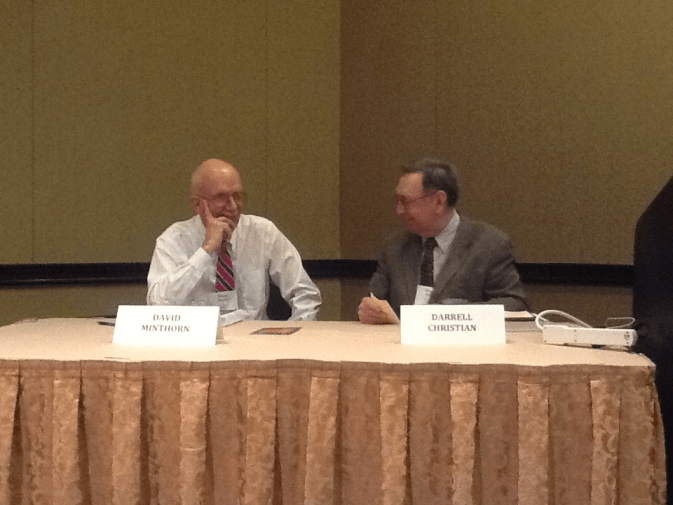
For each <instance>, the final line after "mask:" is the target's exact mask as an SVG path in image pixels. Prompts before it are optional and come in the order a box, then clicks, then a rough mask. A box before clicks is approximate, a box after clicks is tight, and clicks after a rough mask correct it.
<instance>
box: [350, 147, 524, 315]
mask: <svg viewBox="0 0 673 505" xmlns="http://www.w3.org/2000/svg"><path fill="white" fill-rule="evenodd" d="M457 201H458V184H457V181H456V175H455V173H454V170H453V169H452V166H451V165H450V164H449V163H447V162H444V161H442V160H439V159H435V158H423V159H421V160H418V161H415V162H413V163H410V164H408V165H404V166H403V167H402V175H401V177H400V180H399V183H398V184H397V188H396V190H395V213H396V214H397V217H398V219H399V220H400V222H401V223H402V225H404V227H405V228H406V231H404V232H402V233H400V234H398V235H397V236H396V237H394V238H393V240H392V241H391V242H390V243H388V244H387V246H386V247H385V250H384V252H383V254H382V256H381V259H380V260H379V262H378V265H377V268H376V272H375V273H374V275H373V277H372V279H371V281H370V283H369V289H370V293H371V296H369V297H366V298H363V299H362V302H361V303H360V306H359V308H358V317H359V319H360V321H361V322H363V323H366V324H381V323H389V322H393V321H392V320H391V317H390V315H388V313H387V312H386V311H385V310H384V308H383V307H382V306H381V303H379V300H386V301H388V303H389V304H390V306H391V307H392V309H393V311H394V312H395V313H396V314H397V315H398V316H399V313H400V305H413V304H467V303H494V304H502V305H504V306H505V310H508V311H516V310H525V309H526V302H525V292H524V288H523V285H522V284H521V281H520V279H519V274H518V272H517V270H516V267H515V264H514V255H513V253H512V249H511V246H510V243H509V241H508V240H507V239H506V238H505V237H503V236H502V234H501V233H499V232H498V231H497V230H495V229H494V228H492V227H489V226H488V225H485V224H479V223H473V222H471V221H469V220H468V219H466V218H464V217H462V216H459V215H458V212H456V210H455V205H456V202H457ZM377 299H378V300H377Z"/></svg>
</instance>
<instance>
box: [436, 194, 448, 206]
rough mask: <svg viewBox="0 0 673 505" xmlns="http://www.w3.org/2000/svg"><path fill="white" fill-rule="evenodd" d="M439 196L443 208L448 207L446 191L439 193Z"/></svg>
mask: <svg viewBox="0 0 673 505" xmlns="http://www.w3.org/2000/svg"><path fill="white" fill-rule="evenodd" d="M437 196H438V197H439V200H438V201H439V203H440V204H441V206H442V207H446V193H445V192H444V191H441V190H440V191H437Z"/></svg>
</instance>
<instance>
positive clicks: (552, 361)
mask: <svg viewBox="0 0 673 505" xmlns="http://www.w3.org/2000/svg"><path fill="white" fill-rule="evenodd" d="M285 326H291V327H299V328H300V329H299V331H297V332H296V333H293V334H292V335H252V333H253V332H254V331H256V330H259V329H261V328H269V327H285ZM219 331H220V335H219V337H218V343H217V345H215V346H213V347H208V348H199V349H190V348H157V347H153V348H149V347H135V346H121V345H116V344H112V333H113V328H112V327H110V326H104V325H101V324H99V320H97V319H41V320H37V321H32V322H21V323H15V324H12V325H8V326H3V327H0V359H1V360H62V361H81V360H112V361H127V362H128V361H194V362H206V361H228V360H279V359H306V360H318V361H326V362H345V361H349V362H379V363H461V364H503V363H506V364H514V365H524V366H552V365H570V364H589V365H611V366H633V367H652V366H653V365H652V363H651V361H650V360H649V359H647V358H646V357H644V356H642V355H639V354H634V353H628V352H623V351H616V350H602V349H588V348H580V347H567V346H554V345H546V344H544V343H543V342H542V338H541V334H540V333H539V332H536V331H529V332H510V333H508V334H507V344H505V345H495V346H460V347H458V346H449V345H447V346H432V347H425V346H402V345H401V344H400V327H399V326H398V325H383V326H368V325H363V324H360V323H358V322H336V321H334V322H330V321H324V322H322V321H315V322H300V323H297V322H277V321H242V322H239V323H236V324H234V325H232V326H228V327H221V328H220V329H219Z"/></svg>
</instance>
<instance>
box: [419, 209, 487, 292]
mask: <svg viewBox="0 0 673 505" xmlns="http://www.w3.org/2000/svg"><path fill="white" fill-rule="evenodd" d="M475 232H476V228H475V227H474V225H472V223H470V222H469V221H467V220H466V219H465V218H461V220H460V224H459V225H458V229H457V230H456V237H455V238H454V239H453V243H452V244H451V249H449V255H448V257H447V258H446V261H445V262H444V265H442V268H441V270H440V271H439V274H438V275H437V278H436V280H435V288H434V289H433V290H432V296H431V297H430V299H431V301H436V299H437V295H438V294H439V293H441V292H442V291H443V290H444V287H445V286H446V284H447V283H448V282H449V280H450V279H451V277H453V276H454V275H455V274H456V272H457V271H458V269H459V268H460V265H461V264H462V263H463V261H464V260H465V257H466V256H467V251H468V250H469V249H470V247H472V244H473V243H474V237H475Z"/></svg>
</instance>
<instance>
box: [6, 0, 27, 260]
mask: <svg viewBox="0 0 673 505" xmlns="http://www.w3.org/2000/svg"><path fill="white" fill-rule="evenodd" d="M31 26H32V13H31V4H30V2H25V1H22V0H0V139H2V141H0V174H2V182H1V183H0V263H30V262H31V261H32V259H33V242H32V241H33V206H32V201H31V198H32V183H33V174H32V167H31V157H32V131H31V130H32V96H31V66H30V61H31V57H32V42H31Z"/></svg>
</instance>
